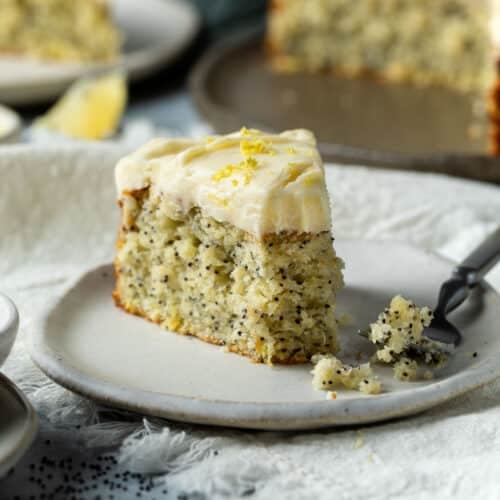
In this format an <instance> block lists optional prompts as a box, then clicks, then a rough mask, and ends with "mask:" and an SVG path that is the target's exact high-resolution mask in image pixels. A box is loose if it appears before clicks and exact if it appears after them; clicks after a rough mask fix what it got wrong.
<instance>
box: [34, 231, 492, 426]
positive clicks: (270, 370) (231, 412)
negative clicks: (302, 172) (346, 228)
mask: <svg viewBox="0 0 500 500" xmlns="http://www.w3.org/2000/svg"><path fill="white" fill-rule="evenodd" d="M336 247H337V249H338V253H339V254H340V255H341V256H342V257H343V258H344V260H345V261H346V262H347V269H346V283H347V287H346V289H345V290H344V291H343V292H342V293H341V294H340V297H339V306H338V307H339V310H340V311H341V312H347V313H350V314H352V315H353V316H354V318H355V321H354V324H353V325H352V326H351V327H349V328H348V329H346V330H345V332H344V333H343V338H342V344H343V345H344V346H345V347H344V351H345V352H344V354H343V356H346V357H347V358H350V357H352V356H353V355H354V353H357V352H359V351H362V352H366V353H367V355H368V354H369V353H370V349H371V346H370V345H369V344H368V342H367V341H365V340H364V339H362V338H360V337H358V336H357V335H355V331H356V330H357V328H359V327H364V326H366V325H367V324H368V323H369V322H370V321H372V320H374V319H375V318H376V316H377V314H378V313H379V312H380V311H381V310H382V309H383V308H384V307H385V306H386V305H387V303H388V302H389V300H390V298H391V297H392V296H393V295H394V294H396V293H402V294H403V295H405V296H407V297H409V298H411V299H413V300H415V301H416V302H417V304H421V305H432V304H434V302H435V300H436V296H437V290H438V287H439V285H440V283H441V282H442V281H444V280H445V279H446V278H447V277H448V276H449V274H450V271H451V268H452V266H451V264H450V263H448V262H446V261H444V260H442V259H441V258H438V257H437V256H435V255H433V254H430V253H425V252H423V251H421V250H418V249H415V248H412V247H409V246H406V245H403V244H397V243H387V242H370V241H351V242H337V243H336ZM112 288H113V274H112V268H111V266H105V267H102V268H100V269H97V270H94V271H91V272H89V273H88V274H86V275H85V276H84V277H83V278H82V279H81V280H80V281H79V282H78V283H77V284H76V285H75V286H74V287H73V288H71V289H70V290H69V291H68V292H67V294H66V295H65V296H64V297H63V298H62V299H61V301H60V302H59V303H58V304H57V305H56V306H55V307H54V308H53V309H52V310H51V311H50V312H49V313H48V315H47V317H46V318H45V319H44V320H43V321H42V322H41V323H40V324H39V325H38V327H37V328H36V329H35V331H34V334H33V337H32V342H31V355H32V357H33V359H34V361H35V362H36V364H37V365H38V366H39V367H40V368H41V369H42V370H43V371H44V372H45V373H46V374H47V375H49V376H50V377H51V378H53V379H54V380H55V381H57V382H59V383H60V384H61V385H64V386H65V387H68V388H69V389H72V390H74V391H76V392H79V393H81V394H84V395H86V396H88V397H90V398H93V399H96V400H98V401H100V402H102V403H104V404H106V405H109V406H117V407H120V408H125V409H129V410H133V411H137V412H140V413H143V414H149V415H156V416H161V417H166V418H170V419H174V420H181V421H187V422H196V423H204V424H214V425H226V426H234V427H246V428H258V429H306V428H315V427H325V426H332V425H347V424H359V423H367V422H374V421H379V420H384V419H389V418H393V417H398V416H403V415H409V414H412V413H416V412H419V411H422V410H425V409H427V408H430V407H432V406H434V405H437V404H439V403H443V402H444V401H446V400H448V399H451V398H453V397H455V396H457V395H458V394H461V393H464V392H465V391H468V390H471V389H473V388H475V387H478V386H480V385H482V384H485V383H487V382H489V381H491V380H493V379H495V378H496V377H498V376H500V363H499V362H498V359H499V357H500V336H499V335H498V334H497V332H498V328H497V325H498V322H499V321H500V299H499V297H498V296H497V295H496V294H495V292H493V291H492V290H490V289H488V288H487V289H486V290H485V291H484V292H482V293H478V294H476V295H475V296H474V297H473V299H470V300H469V302H468V303H467V304H466V305H464V306H463V308H462V310H461V312H458V313H456V314H455V315H454V317H453V319H454V321H455V322H456V324H457V325H458V326H459V327H460V328H461V329H462V330H463V333H464V335H465V341H464V343H463V344H462V345H461V347H460V348H459V349H458V350H457V352H456V354H455V356H454V358H453V360H452V361H451V363H450V364H449V366H448V367H447V368H446V369H445V370H444V371H443V372H442V373H441V374H440V376H439V377H438V378H436V379H435V380H432V381H425V382H416V383H400V382H396V381H395V380H393V378H392V374H391V372H390V370H389V369H388V368H382V367H377V372H378V373H379V375H380V377H381V379H382V381H383V383H384V386H385V387H386V392H385V393H384V394H382V395H379V396H365V395H362V394H360V393H358V392H352V391H343V390H339V391H338V398H337V400H335V401H332V400H326V399H325V393H324V392H317V391H313V389H312V387H311V375H310V374H309V371H310V369H311V366H310V365H299V366H275V367H269V366H266V365H257V364H252V363H251V362H249V361H248V359H246V358H244V357H240V356H238V355H235V354H228V353H224V352H223V351H222V350H221V349H220V348H219V347H216V346H213V345H209V344H205V343H203V342H201V341H199V340H197V339H194V338H190V337H184V336H181V335H176V334H173V333H170V332H165V331H163V330H161V329H160V328H159V327H158V326H157V325H155V324H152V323H149V322H147V321H145V320H143V319H141V318H138V317H134V316H131V315H129V314H126V313H124V312H123V311H121V310H120V309H117V308H116V307H115V306H114V304H113V302H112V300H111V290H112ZM473 352H478V356H477V357H473V356H472V354H473Z"/></svg>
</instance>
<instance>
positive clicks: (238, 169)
mask: <svg viewBox="0 0 500 500" xmlns="http://www.w3.org/2000/svg"><path fill="white" fill-rule="evenodd" d="M257 168H258V163H257V160H256V159H255V158H252V157H251V156H249V157H248V158H245V159H244V160H243V161H241V162H240V163H239V164H238V165H226V166H225V167H222V168H220V169H219V170H217V171H216V172H215V173H214V174H213V175H212V177H211V179H212V181H214V182H220V181H221V180H223V179H227V178H229V177H232V176H233V175H236V174H241V175H242V176H243V182H244V184H245V185H247V184H248V183H249V182H250V179H251V173H252V172H253V171H254V170H256V169H257Z"/></svg>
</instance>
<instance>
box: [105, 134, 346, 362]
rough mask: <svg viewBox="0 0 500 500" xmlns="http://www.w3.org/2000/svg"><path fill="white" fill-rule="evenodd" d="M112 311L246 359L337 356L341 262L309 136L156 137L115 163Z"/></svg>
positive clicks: (294, 359)
mask: <svg viewBox="0 0 500 500" xmlns="http://www.w3.org/2000/svg"><path fill="white" fill-rule="evenodd" d="M116 183H117V188H118V195H119V205H120V207H121V226H120V231H119V238H118V243H117V253H116V258H115V272H116V289H115V291H114V294H113V296H114V299H115V302H116V304H117V305H118V306H119V307H122V308H123V309H125V310H126V311H128V312H130V313H133V314H137V315H140V316H143V317H145V318H147V319H149V320H151V321H154V322H156V323H159V324H160V325H161V326H163V327H164V328H166V329H170V330H173V331H176V332H178V333H182V334H187V335H194V336H196V337H198V338H200V339H202V340H204V341H207V342H211V343H214V344H219V345H222V346H225V348H226V349H227V350H229V351H232V352H236V353H239V354H243V355H246V356H249V357H250V358H252V360H254V361H256V362H265V363H301V362H306V361H308V360H309V359H310V358H311V356H312V355H313V354H318V353H323V354H328V353H334V352H336V351H337V349H338V340H337V322H336V319H335V299H336V293H337V291H338V290H339V289H340V288H341V287H342V284H343V280H342V267H343V264H342V261H341V260H340V259H339V258H338V257H336V254H335V251H334V249H333V246H332V240H333V238H332V234H331V216H330V203H329V196H328V193H327V189H326V185H325V178H324V170H323V165H322V162H321V158H320V156H319V154H318V151H317V149H316V146H315V139H314V136H313V135H312V133H311V132H309V131H306V130H291V131H286V132H283V133H281V134H279V135H268V134H265V133H262V132H259V131H256V130H248V129H245V128H243V129H242V130H241V131H239V132H235V133H233V134H229V135H226V136H215V137H207V138H205V139H202V140H191V139H170V140H167V139H157V140H154V141H152V142H150V143H149V144H147V145H146V146H144V147H142V148H141V149H139V150H138V151H137V152H135V153H132V154H131V155H129V156H127V157H125V158H124V159H122V160H121V161H120V162H119V163H118V165H117V167H116Z"/></svg>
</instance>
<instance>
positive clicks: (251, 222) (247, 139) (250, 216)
mask: <svg viewBox="0 0 500 500" xmlns="http://www.w3.org/2000/svg"><path fill="white" fill-rule="evenodd" d="M115 175H116V184H117V188H118V193H119V196H122V194H123V193H124V192H127V191H135V190H139V189H143V188H148V187H149V188H150V189H151V190H152V194H153V195H155V194H156V195H159V196H161V197H162V198H163V200H164V206H165V209H166V210H167V213H169V214H172V215H175V213H179V212H187V211H189V210H190V209H191V208H193V207H200V208H201V209H202V210H203V211H204V212H205V214H207V215H209V216H211V217H213V218H215V219H216V220H219V221H221V222H230V223H231V224H233V225H234V226H236V227H238V228H240V229H243V230H245V231H247V232H250V233H252V234H254V235H255V236H258V237H259V236H263V235H265V234H268V233H278V232H280V231H287V232H311V233H317V232H320V231H328V230H329V229H330V225H331V221H330V203H329V197H328V193H327V191H326V185H325V179H324V171H323V164H322V161H321V158H320V156H319V153H318V151H317V149H316V141H315V138H314V135H313V134H312V133H311V132H309V131H307V130H290V131H286V132H283V133H281V134H279V135H268V134H265V133H263V132H259V131H255V130H250V131H249V130H247V129H242V130H241V131H239V132H235V133H233V134H229V135H226V136H215V137H208V138H205V139H201V140H191V139H155V140H153V141H151V142H150V143H149V144H147V145H145V146H143V147H142V148H140V149H139V150H138V151H136V152H135V153H132V154H131V155H129V156H126V157H125V158H123V159H122V160H121V161H120V162H119V163H118V165H117V167H116V172H115Z"/></svg>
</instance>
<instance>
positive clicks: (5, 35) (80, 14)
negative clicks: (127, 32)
mask: <svg viewBox="0 0 500 500" xmlns="http://www.w3.org/2000/svg"><path fill="white" fill-rule="evenodd" d="M120 44H121V36H120V34H119V33H118V31H117V29H116V28H115V27H114V25H113V22H112V19H111V15H110V12H109V9H108V5H107V2H105V0H1V1H0V53H6V54H22V55H27V56H31V57H35V58H39V59H47V60H62V61H108V60H112V59H115V58H116V57H117V56H118V55H119V50H120Z"/></svg>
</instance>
